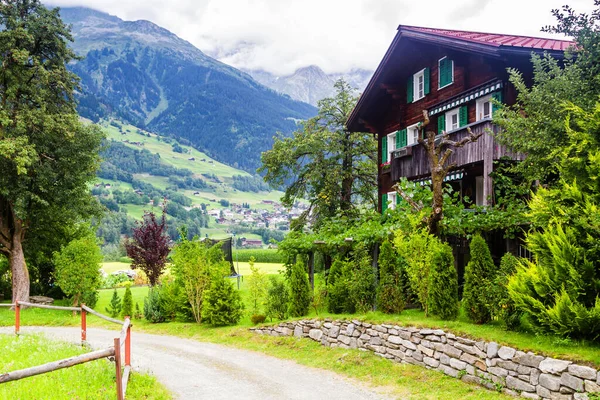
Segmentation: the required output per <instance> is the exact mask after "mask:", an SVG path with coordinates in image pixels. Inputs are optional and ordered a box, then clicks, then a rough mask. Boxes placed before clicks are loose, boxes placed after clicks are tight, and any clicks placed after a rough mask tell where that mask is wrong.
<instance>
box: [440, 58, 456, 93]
mask: <svg viewBox="0 0 600 400" xmlns="http://www.w3.org/2000/svg"><path fill="white" fill-rule="evenodd" d="M446 58H448V56H446V57H442V58H440V59H439V60H438V90H440V89H443V88H446V87H448V86H450V85H452V84H453V83H454V60H450V63H451V65H452V80H451V81H450V83H449V84H447V85H444V86H440V84H441V80H442V74H441V70H440V64H441V62H442V60H445V59H446Z"/></svg>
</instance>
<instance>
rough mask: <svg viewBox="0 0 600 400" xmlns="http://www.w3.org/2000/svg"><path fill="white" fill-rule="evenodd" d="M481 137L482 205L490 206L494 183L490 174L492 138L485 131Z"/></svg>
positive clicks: (492, 167)
mask: <svg viewBox="0 0 600 400" xmlns="http://www.w3.org/2000/svg"><path fill="white" fill-rule="evenodd" d="M481 139H483V205H484V206H491V205H492V204H493V199H494V184H493V182H492V177H491V176H490V175H491V173H492V172H493V170H494V138H493V137H492V136H491V135H490V134H489V133H487V132H486V133H484V134H483V137H482V138H481Z"/></svg>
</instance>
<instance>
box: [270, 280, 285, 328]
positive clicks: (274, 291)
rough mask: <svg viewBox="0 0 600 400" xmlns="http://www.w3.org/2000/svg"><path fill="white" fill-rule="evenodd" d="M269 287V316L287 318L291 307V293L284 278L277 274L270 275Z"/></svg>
mask: <svg viewBox="0 0 600 400" xmlns="http://www.w3.org/2000/svg"><path fill="white" fill-rule="evenodd" d="M269 278H270V281H269V288H268V289H267V303H266V309H267V317H269V318H271V320H272V319H273V318H277V319H280V320H281V319H286V318H287V315H288V308H289V293H288V290H287V288H286V287H285V283H284V282H283V280H282V279H278V278H277V277H276V276H271V277H269Z"/></svg>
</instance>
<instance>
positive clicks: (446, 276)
mask: <svg viewBox="0 0 600 400" xmlns="http://www.w3.org/2000/svg"><path fill="white" fill-rule="evenodd" d="M430 272H431V276H430V278H429V298H428V301H429V312H430V313H431V314H433V315H437V316H438V317H440V318H441V319H444V320H453V319H456V317H458V310H459V306H458V275H457V273H456V268H455V267H454V257H453V255H452V248H451V247H450V246H448V245H447V244H445V243H438V244H436V245H435V246H434V249H433V255H432V258H431V271H430Z"/></svg>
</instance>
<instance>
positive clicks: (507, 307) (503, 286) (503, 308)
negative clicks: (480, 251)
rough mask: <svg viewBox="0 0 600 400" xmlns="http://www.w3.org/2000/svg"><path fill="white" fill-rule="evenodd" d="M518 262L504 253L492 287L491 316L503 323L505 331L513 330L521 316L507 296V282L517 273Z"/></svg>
mask: <svg viewBox="0 0 600 400" xmlns="http://www.w3.org/2000/svg"><path fill="white" fill-rule="evenodd" d="M518 265H519V260H518V259H517V257H515V256H513V255H512V254H511V253H506V254H505V255H504V256H502V259H501V260H500V268H499V271H498V274H497V275H496V278H495V279H494V285H493V302H492V316H493V317H495V318H497V319H499V320H500V321H502V322H503V323H504V325H505V326H506V329H509V330H515V329H517V328H518V327H519V325H520V322H521V321H520V320H521V315H522V314H523V313H522V312H521V311H519V310H518V309H517V308H516V306H515V303H514V301H513V300H512V299H511V298H510V295H509V294H508V280H509V279H510V277H511V276H513V275H514V274H515V272H517V266H518Z"/></svg>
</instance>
